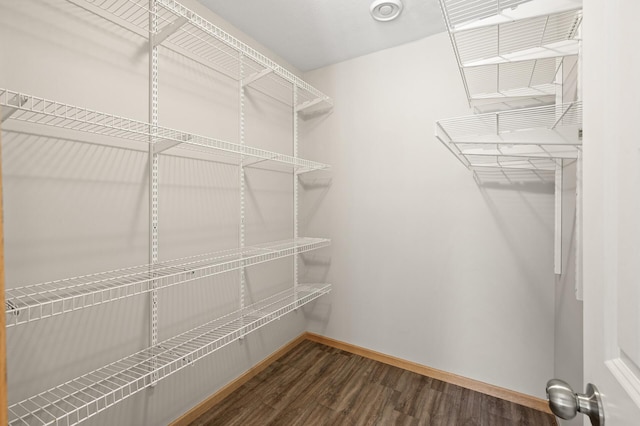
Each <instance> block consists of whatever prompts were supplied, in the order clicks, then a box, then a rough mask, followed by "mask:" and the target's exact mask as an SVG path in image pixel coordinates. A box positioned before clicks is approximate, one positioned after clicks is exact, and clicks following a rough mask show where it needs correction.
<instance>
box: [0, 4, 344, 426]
mask: <svg viewBox="0 0 640 426" xmlns="http://www.w3.org/2000/svg"><path fill="white" fill-rule="evenodd" d="M68 1H69V3H72V4H75V5H77V6H79V7H80V8H81V9H82V10H85V11H88V12H89V13H90V14H93V15H97V16H99V17H100V18H103V19H105V20H106V21H107V22H110V23H113V24H115V27H116V28H117V31H120V30H121V29H125V30H126V31H130V32H132V33H134V34H137V35H138V36H140V37H141V38H142V39H143V40H144V44H145V45H146V44H147V43H148V45H149V62H150V67H149V86H150V90H149V117H150V118H149V120H148V122H145V121H139V120H133V119H130V118H126V117H121V116H118V115H114V114H108V113H104V112H99V111H94V110H90V109H87V108H82V107H78V106H74V105H69V104H66V103H61V102H57V101H53V100H49V99H45V98H41V97H37V96H32V95H29V94H25V93H21V92H16V91H12V90H9V89H0V107H1V108H0V110H1V111H2V116H1V117H0V122H2V123H3V125H4V124H9V126H7V127H11V126H12V125H13V124H14V123H23V124H21V125H26V126H36V128H38V129H46V128H57V129H64V131H71V132H77V133H78V134H80V135H81V137H80V138H79V141H83V140H85V139H86V140H87V142H89V139H90V138H89V137H88V135H96V136H98V137H99V138H111V139H113V140H117V141H120V142H121V141H130V142H132V144H136V145H137V144H144V145H142V146H145V148H147V149H148V155H149V197H150V213H149V214H150V218H149V225H150V244H149V251H150V255H149V263H148V264H144V265H138V266H133V267H127V268H122V269H115V270H110V271H105V272H98V273H95V274H91V275H85V276H78V277H72V278H66V279H60V280H55V281H49V282H44V283H38V284H32V285H26V286H22V287H14V288H8V289H7V290H6V294H5V296H6V306H5V317H6V320H7V327H14V328H15V327H18V326H19V325H21V324H26V323H28V322H35V321H39V320H43V319H46V318H50V317H53V316H57V315H62V314H64V313H67V312H72V311H75V310H79V309H84V308H89V307H92V306H96V305H99V304H104V303H108V302H114V301H118V300H121V299H125V298H129V297H134V296H137V295H141V294H147V295H149V296H150V309H149V311H150V339H149V344H148V347H147V348H146V349H144V350H141V351H139V352H137V353H135V354H132V355H130V356H127V357H125V358H123V359H121V360H118V361H116V362H114V363H111V364H109V365H106V366H104V367H101V368H98V369H96V370H94V371H91V372H89V373H87V374H84V375H82V376H80V377H77V378H74V379H71V380H68V381H66V382H65V383H64V384H61V385H59V386H56V387H54V388H52V389H49V390H47V391H45V392H41V393H38V394H37V395H35V396H33V397H31V398H27V399H25V400H23V401H20V402H17V403H13V404H12V405H10V407H9V414H10V420H9V424H10V425H53V424H55V425H66V426H69V425H75V424H78V423H82V422H83V421H85V420H87V419H89V418H90V417H93V416H95V415H97V414H98V413H100V412H102V411H104V410H105V409H107V408H109V407H111V406H113V405H115V404H117V403H118V402H120V401H122V400H124V399H126V398H128V397H129V396H132V395H134V394H136V393H138V392H140V391H142V390H144V389H146V388H149V387H151V386H154V385H155V384H156V383H158V382H159V381H161V380H162V379H164V378H165V377H168V376H169V375H171V374H173V373H175V372H177V371H179V370H181V369H182V368H184V367H186V366H189V365H192V364H193V363H194V362H196V361H197V360H199V359H201V358H203V357H204V356H206V355H208V354H211V353H212V352H214V351H216V350H218V349H220V348H222V347H224V346H226V345H228V344H230V343H232V342H234V341H236V340H238V339H241V338H243V337H244V336H246V335H247V334H248V333H250V332H252V331H255V330H257V329H259V328H261V327H263V326H265V325H266V324H269V323H270V322H272V321H274V320H276V319H278V318H281V317H282V316H284V315H286V314H287V313H289V312H291V311H293V310H295V309H298V308H300V307H301V306H303V305H305V304H307V303H309V302H311V301H313V300H315V299H317V298H318V297H320V296H322V295H325V294H327V293H329V292H330V291H331V285H330V284H327V283H322V284H307V283H299V282H298V266H297V256H298V255H299V254H301V253H305V252H308V251H311V250H316V249H320V248H323V247H327V246H328V245H329V244H330V241H329V240H328V239H324V238H307V237H299V236H298V224H297V222H298V205H297V204H298V188H297V185H298V175H299V174H301V173H306V172H311V171H319V170H328V169H330V166H329V165H327V164H323V163H319V162H316V161H311V160H306V159H302V158H298V157H297V143H298V135H297V126H298V122H297V119H298V117H299V116H304V115H306V114H311V115H313V114H316V113H323V112H326V111H329V110H330V109H331V107H332V106H333V101H332V99H331V98H330V97H328V96H327V95H325V94H323V93H322V92H320V91H319V90H317V89H316V88H314V87H313V86H311V85H309V84H308V83H307V82H305V81H303V80H302V79H301V78H299V77H298V76H297V75H295V74H294V73H292V72H290V71H289V70H287V69H286V68H284V67H282V66H280V65H278V64H277V63H276V62H274V61H272V60H271V59H269V58H267V57H266V56H265V55H263V54H261V53H260V52H258V51H257V50H255V49H253V48H251V47H250V46H248V45H246V44H245V43H243V42H241V41H240V40H238V39H237V38H235V37H233V36H231V35H230V34H228V33H227V32H225V31H223V30H222V29H220V28H219V27H217V26H215V25H214V24H212V23H211V22H209V21H207V20H206V19H205V18H203V17H202V16H200V15H199V14H197V13H196V12H194V11H193V10H190V9H188V8H187V7H185V6H184V5H182V4H180V3H179V2H177V1H174V0H68ZM160 49H167V50H169V51H171V52H173V53H177V54H179V55H182V56H183V57H184V58H187V59H189V60H192V61H195V62H197V63H198V64H200V65H202V66H204V67H206V68H208V69H211V70H214V71H216V72H217V73H220V74H222V75H224V76H226V77H228V79H229V81H230V83H231V86H234V85H235V86H237V87H238V88H239V104H240V108H239V109H240V112H239V117H238V119H239V123H240V140H239V141H238V143H232V142H228V141H225V140H220V139H216V138H212V137H209V136H203V135H199V134H194V133H190V132H186V131H180V130H176V129H171V128H167V127H163V126H160V125H159V124H158V79H157V76H158V51H159V50H160ZM221 80H224V79H221ZM245 90H257V91H259V92H261V93H264V94H266V95H268V96H270V97H272V98H274V99H277V100H279V101H280V102H282V103H285V104H286V105H288V106H289V107H290V108H291V111H292V113H293V117H294V119H293V122H294V126H293V127H294V129H293V133H294V135H293V136H294V137H293V139H294V149H293V155H285V154H281V153H278V152H272V151H267V150H264V149H260V148H256V147H252V146H250V145H246V144H245V141H244V127H243V126H244V110H243V102H244V92H245ZM82 135H84V138H83V137H82ZM101 140H102V139H101ZM181 151H195V152H198V153H205V154H211V155H213V156H214V157H215V158H216V159H217V158H218V157H220V158H224V159H226V160H229V161H231V162H232V163H233V164H236V165H237V166H238V170H239V181H240V185H239V187H240V197H239V198H240V200H241V201H240V206H239V207H240V208H239V210H240V222H239V223H240V226H239V234H240V237H239V244H238V247H237V248H234V249H230V250H226V251H221V252H215V253H207V254H201V255H197V256H192V257H187V258H181V259H174V260H170V261H162V262H160V261H158V238H157V237H158V231H157V225H158V215H159V213H158V198H159V197H158V191H159V189H158V176H159V174H160V172H159V171H158V157H159V156H160V155H165V154H166V155H171V154H174V153H176V155H177V153H179V152H181ZM198 159H201V157H200V156H198ZM214 161H217V160H214ZM264 164H268V165H269V166H268V167H272V166H284V167H286V168H287V169H288V170H289V171H290V172H291V173H292V175H293V184H294V215H293V217H294V233H293V238H291V239H288V240H284V241H275V242H269V243H264V244H259V245H245V241H244V238H245V236H244V225H243V224H244V197H245V195H244V191H245V184H244V180H243V179H244V168H246V167H252V166H256V165H264ZM285 257H293V258H294V265H295V266H294V279H293V281H294V285H293V286H292V287H291V288H290V289H288V290H285V291H282V292H278V293H276V294H274V295H272V296H270V297H267V298H265V299H263V300H261V301H259V302H257V303H252V304H249V305H245V301H244V292H245V289H244V270H245V268H247V267H250V266H252V265H257V264H261V263H264V262H269V261H274V260H277V259H282V258H285ZM232 271H236V272H239V273H240V292H239V293H240V297H239V299H240V303H239V306H237V305H236V306H234V307H232V308H231V309H230V310H233V312H231V313H229V314H226V315H224V316H221V317H219V318H216V319H215V320H213V321H210V322H207V323H206V324H203V325H200V326H198V327H196V328H194V329H192V330H190V331H187V332H184V333H182V334H179V335H177V336H175V337H172V338H169V339H167V340H165V341H162V342H158V338H157V336H158V333H157V327H158V321H157V317H158V312H157V308H156V305H157V303H156V302H157V297H158V294H157V293H158V291H159V290H162V289H164V288H168V287H172V286H176V285H182V284H186V283H189V282H192V281H195V280H199V279H203V278H206V277H212V276H215V275H217V274H222V273H227V272H232Z"/></svg>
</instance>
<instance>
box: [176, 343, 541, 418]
mask: <svg viewBox="0 0 640 426" xmlns="http://www.w3.org/2000/svg"><path fill="white" fill-rule="evenodd" d="M304 340H310V341H312V342H316V343H320V344H323V345H326V346H330V347H332V348H336V349H340V350H343V351H345V352H349V353H352V354H354V355H360V356H362V357H364V358H369V359H372V360H374V361H379V362H382V363H384V364H388V365H392V366H394V367H398V368H402V369H404V370H408V371H411V372H413V373H417V374H421V375H423V376H427V377H432V378H434V379H437V380H441V381H443V382H447V383H451V384H453V385H457V386H461V387H463V388H466V389H471V390H473V391H476V392H480V393H484V394H485V395H489V396H494V397H496V398H501V399H504V400H506V401H509V402H513V403H516V404H520V405H523V406H525V407H529V408H533V409H534V410H538V411H543V412H545V413H548V414H552V413H551V410H550V409H549V405H548V403H547V401H546V400H544V399H540V398H536V397H534V396H531V395H526V394H523V393H520V392H516V391H513V390H509V389H505V388H501V387H499V386H494V385H490V384H488V383H484V382H481V381H479V380H474V379H469V378H467V377H463V376H458V375H457V374H452V373H447V372H446V371H442V370H437V369H435V368H431V367H427V366H425V365H421V364H418V363H415V362H411V361H407V360H404V359H401V358H396V357H394V356H391V355H387V354H383V353H380V352H376V351H373V350H371V349H367V348H363V347H360V346H356V345H352V344H350V343H345V342H341V341H339V340H335V339H332V338H330V337H325V336H321V335H319V334H315V333H309V332H305V333H302V334H301V335H299V336H298V337H296V338H295V339H293V340H291V341H290V342H289V343H287V344H285V345H284V346H282V347H281V348H280V349H278V350H276V351H275V352H274V353H272V354H271V355H269V356H268V357H266V358H265V359H263V360H262V361H260V362H259V363H258V364H256V365H255V366H253V367H251V368H250V369H249V370H247V371H246V372H244V373H243V374H242V375H241V376H239V377H238V378H236V379H235V380H233V381H231V382H229V383H228V384H227V385H225V386H224V387H223V388H221V389H220V390H219V391H217V392H216V393H214V394H213V395H211V396H210V397H208V398H207V399H205V400H204V401H202V402H200V403H199V404H198V405H196V406H195V407H193V408H192V409H191V410H189V411H187V412H186V413H185V414H183V415H182V416H180V417H178V418H177V419H176V420H174V421H173V422H172V423H171V424H170V425H169V426H188V425H189V424H191V423H192V422H193V421H195V420H196V419H197V418H198V417H200V416H201V415H203V414H204V413H206V412H207V411H209V410H210V409H211V408H213V407H214V406H215V405H216V404H217V403H219V402H220V401H222V400H223V399H225V398H226V397H227V396H229V394H231V393H232V392H234V391H235V390H236V389H238V388H239V387H240V386H242V385H244V384H245V383H247V382H248V381H249V380H251V379H252V378H254V377H255V376H257V375H258V374H259V373H260V372H261V371H263V370H264V369H265V368H267V367H268V366H269V365H271V364H273V363H274V362H275V361H277V360H278V359H279V358H281V357H282V356H283V355H285V354H286V353H287V352H289V351H290V350H292V349H293V348H295V347H296V346H298V345H299V344H300V343H302V342H303V341H304Z"/></svg>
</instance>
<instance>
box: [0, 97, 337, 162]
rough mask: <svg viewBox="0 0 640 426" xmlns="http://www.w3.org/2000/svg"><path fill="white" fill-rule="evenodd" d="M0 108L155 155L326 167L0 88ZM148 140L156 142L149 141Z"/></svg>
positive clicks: (6, 114)
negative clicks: (182, 153)
mask: <svg viewBox="0 0 640 426" xmlns="http://www.w3.org/2000/svg"><path fill="white" fill-rule="evenodd" d="M0 106H2V107H3V117H2V119H3V120H16V121H22V122H28V123H32V124H38V125H45V126H51V127H57V128H63V129H67V130H73V131H78V132H82V133H90V134H96V135H101V136H108V137H113V138H117V139H125V140H131V141H138V142H144V143H153V144H154V145H155V147H156V148H155V149H156V152H164V151H165V150H171V149H172V148H174V147H183V148H187V149H188V148H189V147H192V148H197V149H199V150H201V151H202V150H204V151H205V152H210V153H212V154H223V155H226V156H232V157H234V158H236V161H239V160H240V159H244V160H245V163H246V164H245V165H247V164H253V163H259V162H264V161H270V162H274V163H279V164H284V165H287V166H289V167H293V168H294V169H295V170H296V171H297V172H298V173H304V172H309V171H313V170H326V169H329V168H330V167H329V165H327V164H323V163H318V162H316V161H311V160H305V159H302V158H296V157H292V156H289V155H285V154H279V153H276V152H271V151H267V150H264V149H259V148H254V147H251V146H246V145H239V144H235V143H231V142H227V141H223V140H220V139H214V138H209V137H206V136H201V135H196V134H192V133H187V132H183V131H180V130H174V129H170V128H167V127H160V126H158V127H155V128H154V127H153V126H151V125H150V124H149V123H145V122H141V121H136V120H132V119H129V118H125V117H120V116H117V115H113V114H107V113H103V112H98V111H93V110H90V109H87V108H81V107H77V106H73V105H68V104H64V103H61V102H56V101H51V100H48V99H44V98H39V97H36V96H31V95H27V94H24V93H19V92H15V91H12V90H8V89H2V88H0ZM152 140H154V141H156V142H151V141H152Z"/></svg>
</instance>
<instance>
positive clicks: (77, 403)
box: [9, 284, 331, 426]
mask: <svg viewBox="0 0 640 426" xmlns="http://www.w3.org/2000/svg"><path fill="white" fill-rule="evenodd" d="M330 291H331V285H330V284H301V285H298V286H297V287H296V288H295V289H288V290H286V291H283V292H280V293H277V294H276V295H274V296H271V297H269V298H266V299H264V300H262V301H260V302H258V303H255V304H253V305H250V306H247V307H245V308H243V309H240V310H238V311H236V312H233V313H231V314H228V315H225V316H223V317H221V318H217V319H215V320H213V321H211V322H208V323H206V324H204V325H201V326H199V327H196V328H194V329H192V330H190V331H187V332H185V333H182V334H180V335H178V336H175V337H173V338H170V339H168V340H165V341H163V342H161V343H159V344H158V345H156V346H154V347H150V348H148V349H145V350H142V351H140V352H138V353H135V354H133V355H131V356H128V357H126V358H123V359H121V360H119V361H116V362H114V363H112V364H109V365H107V366H105V367H102V368H99V369H97V370H95V371H92V372H90V373H87V374H85V375H83V376H80V377H78V378H75V379H73V380H69V381H68V382H66V383H64V384H62V385H60V386H57V387H55V388H53V389H49V390H48V391H46V392H42V393H40V394H38V395H36V396H34V397H31V398H29V399H26V400H24V401H21V402H18V403H16V404H13V405H11V406H9V417H10V418H9V425H11V426H16V425H31V426H34V425H53V424H55V425H75V424H78V423H81V422H83V421H85V420H87V419H88V418H90V417H92V416H94V415H96V414H98V413H99V412H101V411H103V410H105V409H107V408H109V407H111V406H113V405H114V404H116V403H118V402H120V401H122V400H124V399H126V398H128V397H129V396H131V395H134V394H135V393H137V392H139V391H141V390H143V389H145V388H146V387H148V386H149V385H151V382H152V378H153V380H154V382H155V380H162V379H164V378H166V377H168V376H170V375H171V374H173V373H175V372H177V371H178V370H181V369H183V368H185V367H187V366H189V365H192V364H193V363H194V362H195V361H198V360H199V359H201V358H203V357H205V356H207V355H209V354H211V353H213V352H215V351H216V350H218V349H220V348H222V347H224V346H226V345H228V344H230V343H232V342H234V341H235V340H237V339H239V338H240V337H243V336H245V335H246V334H248V333H250V332H252V331H255V330H257V329H259V328H261V327H263V326H264V325H266V324H268V323H270V322H272V321H274V320H276V319H278V318H280V317H282V316H283V315H285V314H287V313H289V312H291V311H293V310H294V309H297V308H299V307H301V306H303V305H305V304H307V303H309V302H311V301H313V300H315V299H317V298H318V297H320V296H322V295H324V294H327V293H329V292H330ZM152 366H154V368H152Z"/></svg>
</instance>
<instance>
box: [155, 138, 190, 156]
mask: <svg viewBox="0 0 640 426" xmlns="http://www.w3.org/2000/svg"><path fill="white" fill-rule="evenodd" d="M180 139H182V140H177V139H162V140H159V141H158V142H156V143H155V144H153V153H154V154H160V153H161V152H164V151H166V150H168V149H169V148H173V147H174V146H176V145H180V144H182V143H185V142H189V141H190V140H191V138H190V137H189V136H188V135H181V136H180Z"/></svg>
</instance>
